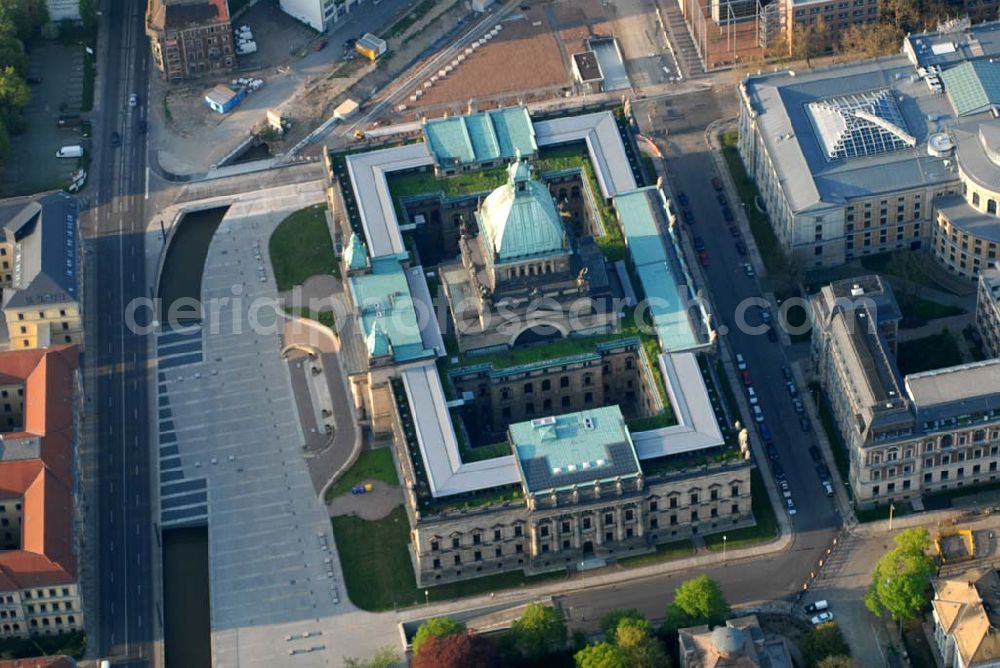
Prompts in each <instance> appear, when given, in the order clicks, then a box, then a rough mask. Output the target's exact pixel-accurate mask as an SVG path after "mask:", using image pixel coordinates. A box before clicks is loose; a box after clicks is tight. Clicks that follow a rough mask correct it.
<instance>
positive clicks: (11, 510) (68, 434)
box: [0, 345, 83, 638]
mask: <svg viewBox="0 0 1000 668" xmlns="http://www.w3.org/2000/svg"><path fill="white" fill-rule="evenodd" d="M0 374H2V375H3V377H4V379H5V383H6V384H5V388H4V389H3V390H2V392H3V394H2V395H0V402H3V403H5V404H6V403H16V402H18V401H19V400H22V401H23V406H24V411H23V414H22V415H21V416H19V419H18V420H17V421H15V422H14V423H13V424H10V423H8V424H7V425H0V430H2V436H3V442H4V450H3V453H2V455H0V537H2V541H0V543H2V546H0V547H2V549H0V638H3V637H26V636H28V635H36V634H42V635H47V634H54V633H61V632H66V631H75V630H78V629H82V628H83V608H82V606H81V602H80V591H79V588H78V584H77V542H76V536H75V532H74V522H75V517H76V510H75V508H76V496H77V490H78V488H77V485H76V476H77V473H78V465H77V440H76V439H77V421H78V419H79V408H80V407H79V401H80V392H79V376H78V372H77V349H76V347H75V346H65V345H64V346H53V347H51V348H49V349H47V350H25V351H21V350H19V351H12V352H5V353H0ZM8 386H17V389H18V392H17V397H15V396H12V395H10V394H9V392H10V390H9V389H8Z"/></svg>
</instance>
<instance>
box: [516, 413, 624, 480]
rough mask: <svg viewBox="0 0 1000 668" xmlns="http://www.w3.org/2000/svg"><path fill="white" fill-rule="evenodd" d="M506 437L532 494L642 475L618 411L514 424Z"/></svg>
mask: <svg viewBox="0 0 1000 668" xmlns="http://www.w3.org/2000/svg"><path fill="white" fill-rule="evenodd" d="M508 436H509V438H510V442H511V445H512V446H513V447H514V452H515V454H516V455H517V460H518V465H519V467H520V470H521V477H522V481H523V483H524V487H525V490H526V491H527V492H528V493H531V494H537V493H543V492H547V491H551V490H555V489H561V488H566V487H569V486H571V485H585V484H593V483H594V482H599V481H609V480H614V479H616V478H618V477H622V478H627V477H630V476H635V475H638V474H639V473H640V468H639V459H638V457H637V456H636V454H635V447H634V445H633V444H632V437H631V435H630V434H629V431H628V427H626V426H625V418H624V417H622V413H621V409H619V408H618V406H606V407H602V408H594V409H591V410H585V411H580V412H578V413H567V414H565V415H559V416H556V417H544V418H539V419H537V420H530V421H528V422H518V423H515V424H512V425H510V427H508Z"/></svg>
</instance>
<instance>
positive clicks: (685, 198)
mask: <svg viewBox="0 0 1000 668" xmlns="http://www.w3.org/2000/svg"><path fill="white" fill-rule="evenodd" d="M677 201H678V202H680V204H681V206H682V207H685V208H686V207H687V205H688V196H687V195H685V194H684V191H683V190H678V191H677Z"/></svg>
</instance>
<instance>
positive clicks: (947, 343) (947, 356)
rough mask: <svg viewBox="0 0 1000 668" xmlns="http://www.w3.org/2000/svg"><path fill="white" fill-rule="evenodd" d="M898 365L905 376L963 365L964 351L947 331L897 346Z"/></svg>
mask: <svg viewBox="0 0 1000 668" xmlns="http://www.w3.org/2000/svg"><path fill="white" fill-rule="evenodd" d="M896 363H897V364H898V365H899V371H900V373H902V374H903V375H904V376H905V375H907V374H911V373H920V372H921V371H931V370H932V369H943V368H944V367H949V366H955V365H956V364H961V363H962V351H961V350H959V348H958V342H957V341H955V337H954V336H952V334H951V332H949V331H948V330H947V329H942V330H941V332H940V333H938V334H932V335H930V336H925V337H923V338H921V339H913V340H910V341H900V342H899V343H898V344H896Z"/></svg>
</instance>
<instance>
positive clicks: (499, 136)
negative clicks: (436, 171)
mask: <svg viewBox="0 0 1000 668" xmlns="http://www.w3.org/2000/svg"><path fill="white" fill-rule="evenodd" d="M424 141H426V143H427V146H428V147H429V148H430V151H431V154H433V156H434V160H435V161H436V162H437V164H438V165H440V166H443V167H453V166H459V165H466V164H472V163H477V162H491V161H494V160H509V159H511V158H513V157H514V156H515V155H516V154H517V152H518V151H520V152H521V153H522V154H523V155H533V154H535V153H536V152H537V151H538V144H537V143H535V129H534V127H532V125H531V118H530V117H529V116H528V110H527V109H526V108H525V107H508V108H506V109H497V110H494V111H484V112H482V113H478V114H471V115H469V116H453V117H451V118H440V119H434V120H429V121H427V122H426V123H425V124H424Z"/></svg>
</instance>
